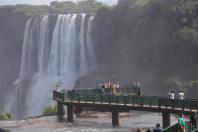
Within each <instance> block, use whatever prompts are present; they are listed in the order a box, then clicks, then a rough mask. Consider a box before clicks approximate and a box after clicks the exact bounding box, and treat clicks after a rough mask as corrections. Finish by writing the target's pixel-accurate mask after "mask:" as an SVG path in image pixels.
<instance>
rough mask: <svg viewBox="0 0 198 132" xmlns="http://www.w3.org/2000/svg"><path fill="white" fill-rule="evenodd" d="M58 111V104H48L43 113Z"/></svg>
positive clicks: (48, 113) (49, 113)
mask: <svg viewBox="0 0 198 132" xmlns="http://www.w3.org/2000/svg"><path fill="white" fill-rule="evenodd" d="M56 113H57V106H56V105H55V106H47V107H44V111H43V114H44V115H51V114H56Z"/></svg>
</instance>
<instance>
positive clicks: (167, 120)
mask: <svg viewBox="0 0 198 132" xmlns="http://www.w3.org/2000/svg"><path fill="white" fill-rule="evenodd" d="M162 124H163V128H166V127H168V126H170V113H168V112H162Z"/></svg>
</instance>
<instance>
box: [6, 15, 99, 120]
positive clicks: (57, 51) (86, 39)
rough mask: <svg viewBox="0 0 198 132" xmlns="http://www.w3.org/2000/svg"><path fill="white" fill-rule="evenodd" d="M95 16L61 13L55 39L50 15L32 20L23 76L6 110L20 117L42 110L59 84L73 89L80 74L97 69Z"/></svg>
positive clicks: (28, 27) (55, 30)
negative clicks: (93, 31)
mask: <svg viewBox="0 0 198 132" xmlns="http://www.w3.org/2000/svg"><path fill="white" fill-rule="evenodd" d="M93 19H94V16H93V15H90V14H67V15H59V16H57V21H56V25H55V27H54V30H53V34H52V38H51V42H50V37H49V36H50V35H49V34H50V31H49V16H39V17H33V18H30V19H29V20H28V22H27V24H26V28H25V35H24V44H23V53H22V59H21V69H20V77H19V79H18V81H17V87H15V88H14V90H13V91H12V92H11V93H10V94H11V96H12V98H11V99H9V100H10V103H8V104H9V105H8V106H7V107H6V111H12V112H13V113H14V114H15V116H16V118H18V119H20V118H23V117H26V116H34V115H38V114H41V113H42V111H43V108H44V107H45V106H47V105H49V104H50V103H51V100H52V90H53V89H54V87H55V85H56V84H59V85H60V86H61V88H62V89H67V90H69V89H72V88H73V87H74V85H75V81H76V80H77V79H78V78H80V77H82V76H84V75H86V74H88V73H89V72H91V71H92V70H94V69H95V58H94V51H93V45H92V44H93V43H92V35H91V30H92V22H93ZM11 109H12V110H11Z"/></svg>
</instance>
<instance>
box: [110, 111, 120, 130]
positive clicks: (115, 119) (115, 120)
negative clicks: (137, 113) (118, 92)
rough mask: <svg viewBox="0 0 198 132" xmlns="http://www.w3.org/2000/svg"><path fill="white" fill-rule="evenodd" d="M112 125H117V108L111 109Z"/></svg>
mask: <svg viewBox="0 0 198 132" xmlns="http://www.w3.org/2000/svg"><path fill="white" fill-rule="evenodd" d="M112 125H113V126H119V111H118V110H117V109H112Z"/></svg>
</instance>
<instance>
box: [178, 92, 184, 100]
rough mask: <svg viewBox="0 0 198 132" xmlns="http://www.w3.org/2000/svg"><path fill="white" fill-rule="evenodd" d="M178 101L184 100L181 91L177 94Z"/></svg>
mask: <svg viewBox="0 0 198 132" xmlns="http://www.w3.org/2000/svg"><path fill="white" fill-rule="evenodd" d="M178 99H181V100H183V99H184V93H183V92H182V91H179V93H178Z"/></svg>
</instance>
